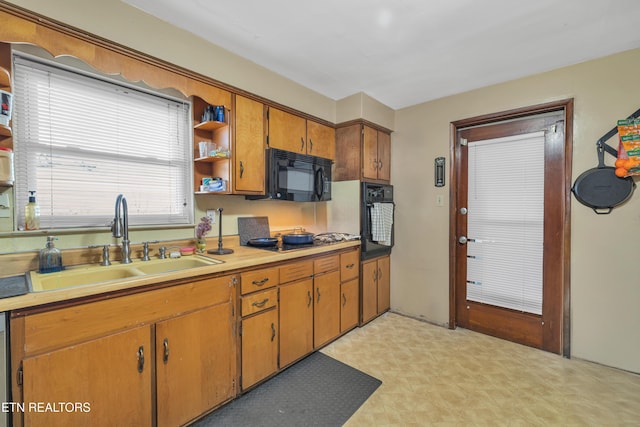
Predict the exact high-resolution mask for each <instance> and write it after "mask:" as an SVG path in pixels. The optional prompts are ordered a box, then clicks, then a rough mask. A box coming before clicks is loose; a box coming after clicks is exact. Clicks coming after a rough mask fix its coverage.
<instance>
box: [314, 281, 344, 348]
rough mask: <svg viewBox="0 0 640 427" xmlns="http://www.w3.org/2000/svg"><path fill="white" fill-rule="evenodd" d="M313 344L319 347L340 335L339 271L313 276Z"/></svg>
mask: <svg viewBox="0 0 640 427" xmlns="http://www.w3.org/2000/svg"><path fill="white" fill-rule="evenodd" d="M313 286H314V288H315V293H314V298H315V306H314V308H313V345H314V347H315V348H320V347H322V346H323V345H324V344H326V343H328V342H329V341H331V340H332V339H334V338H335V337H337V336H338V335H340V272H339V271H332V272H330V273H325V274H321V275H318V276H314V278H313Z"/></svg>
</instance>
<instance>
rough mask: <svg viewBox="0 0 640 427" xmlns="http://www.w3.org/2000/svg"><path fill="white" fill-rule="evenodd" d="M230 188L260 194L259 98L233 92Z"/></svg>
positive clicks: (262, 162) (261, 117) (261, 139)
mask: <svg viewBox="0 0 640 427" xmlns="http://www.w3.org/2000/svg"><path fill="white" fill-rule="evenodd" d="M234 122H235V141H234V150H233V159H234V160H233V176H234V178H233V192H234V193H235V194H264V191H265V187H264V185H265V172H264V171H265V155H264V149H265V138H264V136H265V114H264V105H263V104H262V103H260V102H257V101H254V100H252V99H249V98H246V97H244V96H240V95H236V96H235V121H234Z"/></svg>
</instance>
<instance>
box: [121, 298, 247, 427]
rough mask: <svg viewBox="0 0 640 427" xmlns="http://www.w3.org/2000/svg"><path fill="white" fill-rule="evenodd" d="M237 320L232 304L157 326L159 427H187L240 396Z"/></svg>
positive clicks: (208, 309)
mask: <svg viewBox="0 0 640 427" xmlns="http://www.w3.org/2000/svg"><path fill="white" fill-rule="evenodd" d="M233 320H234V319H233V313H232V306H231V304H222V305H218V306H214V307H209V308H206V309H203V310H199V311H196V312H195V313H191V314H187V315H184V316H180V317H176V318H173V319H169V320H166V321H164V322H160V323H158V324H156V351H155V354H156V365H155V366H156V382H157V384H156V389H157V408H158V409H157V413H158V421H157V425H158V427H163V426H167V427H170V426H177V425H183V424H185V423H187V422H188V421H191V420H192V419H193V418H194V417H197V416H198V415H200V414H203V413H205V412H206V411H207V410H209V409H211V408H214V407H215V406H217V405H218V404H220V403H221V402H225V401H227V400H229V399H231V398H233V397H235V393H236V390H235V387H233V383H234V380H235V376H236V359H235V352H230V351H229V349H230V348H233V347H234V346H235V341H234V337H233V330H234V328H233V323H232V322H233ZM212 325H217V326H221V325H224V326H225V327H212ZM119 425H123V424H119Z"/></svg>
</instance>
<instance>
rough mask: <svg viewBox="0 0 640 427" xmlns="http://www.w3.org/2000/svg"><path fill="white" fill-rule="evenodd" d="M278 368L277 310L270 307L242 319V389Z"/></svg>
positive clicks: (271, 373)
mask: <svg viewBox="0 0 640 427" xmlns="http://www.w3.org/2000/svg"><path fill="white" fill-rule="evenodd" d="M277 370H278V310H277V308H276V307H272V308H270V309H269V310H266V311H262V312H260V313H258V314H255V315H253V316H251V317H247V318H243V319H242V376H241V386H242V389H243V390H246V389H248V388H249V387H251V386H253V385H255V384H257V383H258V382H260V381H262V380H264V379H265V378H267V377H269V376H271V375H273V374H274V373H276V372H277Z"/></svg>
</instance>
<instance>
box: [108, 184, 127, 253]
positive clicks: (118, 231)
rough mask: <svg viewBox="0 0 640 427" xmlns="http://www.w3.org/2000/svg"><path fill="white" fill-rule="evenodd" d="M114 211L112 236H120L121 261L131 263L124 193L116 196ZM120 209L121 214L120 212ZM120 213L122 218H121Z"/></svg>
mask: <svg viewBox="0 0 640 427" xmlns="http://www.w3.org/2000/svg"><path fill="white" fill-rule="evenodd" d="M115 210H116V212H115V218H114V219H113V227H112V228H111V231H112V232H113V237H115V238H119V237H122V261H121V262H122V263H123V264H130V263H131V247H130V242H129V210H128V208H127V199H126V198H125V197H124V195H122V194H119V195H118V197H116V209H115ZM121 211H122V214H121ZM121 215H122V220H121Z"/></svg>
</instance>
